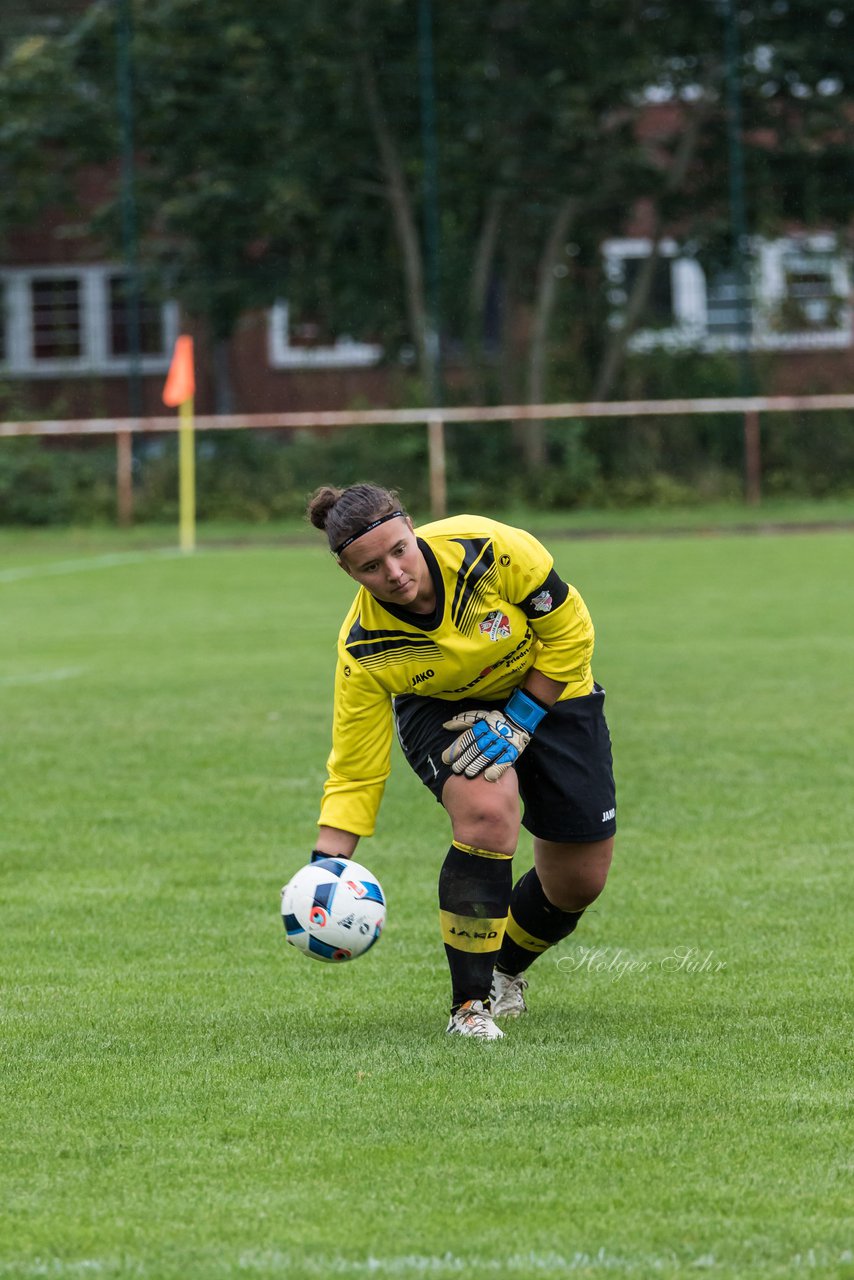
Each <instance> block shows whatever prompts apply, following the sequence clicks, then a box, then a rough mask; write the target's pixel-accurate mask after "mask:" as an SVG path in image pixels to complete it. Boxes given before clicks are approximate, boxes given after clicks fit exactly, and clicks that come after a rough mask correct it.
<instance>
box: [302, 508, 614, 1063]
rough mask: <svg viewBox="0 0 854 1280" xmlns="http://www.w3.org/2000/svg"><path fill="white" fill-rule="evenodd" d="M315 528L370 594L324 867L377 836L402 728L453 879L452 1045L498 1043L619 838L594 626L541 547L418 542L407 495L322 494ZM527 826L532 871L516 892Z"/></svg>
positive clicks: (343, 688) (484, 523) (324, 835)
mask: <svg viewBox="0 0 854 1280" xmlns="http://www.w3.org/2000/svg"><path fill="white" fill-rule="evenodd" d="M307 514H308V517H309V519H310V520H311V522H312V524H313V525H315V526H316V527H317V528H318V529H323V530H324V531H325V533H326V536H327V538H328V540H329V546H330V548H331V550H332V553H333V555H334V556H335V558H336V560H337V561H338V564H339V565H340V567H341V568H342V569H343V570H344V571H345V573H348V574H349V575H350V577H351V578H353V579H354V580H355V582H357V583H358V584H359V590H358V592H357V593H356V598H355V600H354V601H353V604H352V607H351V608H350V611H349V613H348V614H347V617H346V618H345V619H344V624H343V626H342V627H341V632H340V634H339V637H338V666H337V671H336V676H335V708H334V717H333V735H332V752H331V754H330V756H329V760H328V766H327V767H328V775H329V776H328V780H327V782H326V786H325V788H324V791H323V800H322V803H321V810H320V818H319V821H318V826H319V834H318V837H317V845H316V849H315V855H314V856H316V857H324V856H336V857H344V858H348V857H350V856H351V855H352V854H353V852H354V850H355V848H356V845H357V843H358V840H359V837H360V836H369V835H371V834H372V833H373V830H374V824H375V821H376V815H377V810H378V809H379V805H380V800H381V798H382V793H383V788H384V786H385V781H386V778H387V777H388V775H389V768H390V755H391V740H392V727H393V724H394V727H395V728H396V729H397V734H398V738H399V740H400V743H401V746H402V748H403V751H404V754H405V756H406V758H407V760H408V761H409V764H410V765H411V767H412V768H413V769H414V771H415V772H416V773H417V774H418V776H419V778H420V779H421V781H422V782H423V783H424V785H425V786H427V787H429V788H430V790H431V791H432V792H433V794H434V795H435V797H436V799H437V800H438V801H440V802H441V804H442V805H443V806H444V808H445V809H446V810H447V813H448V817H449V818H450V821H451V834H452V837H453V838H452V841H451V846H450V849H449V850H448V853H447V856H446V857H445V861H444V863H443V865H442V869H441V872H440V875H439V917H440V921H441V928H442V937H443V939H444V943H445V952H446V954H447V957H448V964H449V966H450V970H451V988H452V997H451V1018H450V1021H449V1023H448V1028H447V1029H448V1031H449V1032H450V1033H451V1034H456V1035H463V1036H473V1037H476V1038H479V1039H483V1040H496V1039H500V1038H501V1036H502V1035H503V1033H502V1031H501V1030H500V1028H499V1027H498V1026H497V1025H496V1023H495V1021H494V1019H495V1018H496V1017H501V1016H502V1015H515V1014H520V1013H524V1012H525V1009H526V1006H525V999H524V991H525V989H526V987H527V985H528V984H527V981H526V979H525V977H524V975H525V974H526V972H527V970H528V968H529V967H530V965H531V964H532V963H533V962H534V960H536V959H537V957H538V956H540V955H542V954H543V952H545V951H547V950H548V949H549V948H550V947H553V946H554V945H555V943H557V942H560V940H561V939H562V938H566V937H567V936H568V935H569V934H570V933H572V931H573V929H574V928H575V926H576V924H577V923H578V920H579V917H580V916H581V914H582V912H583V911H584V909H585V907H587V906H589V904H590V903H591V902H593V901H594V899H595V898H596V897H598V895H599V894H600V893H601V891H602V888H603V886H604V884H605V879H606V877H607V874H608V868H609V866H610V863H611V853H612V850H613V844H614V832H615V829H616V823H615V812H616V803H615V796H614V777H613V770H612V764H611V740H610V735H609V733H608V726H607V724H606V722H605V715H604V702H605V694H604V691H603V690H602V689H601V688H600V687H599V686H598V685H597V684H595V683H594V681H593V676H592V674H591V670H590V658H591V654H592V652H593V625H592V623H591V621H590V615H589V614H588V612H587V609H586V607H585V605H584V602H583V600H582V599H581V597H580V596H579V594H578V592H577V591H576V590H575V589H574V588H573V587H571V586H569V584H568V583H566V582H564V580H563V579H562V578H561V577H560V575H559V574H558V573H557V572H556V571H555V569H554V566H553V560H552V557H551V556H550V555H549V553H548V551H546V549H545V547H543V546H542V545H541V544H540V543H539V542H538V541H537V540H536V539H535V538H533V537H532V536H531V535H530V534H529V533H526V532H524V531H523V530H521V529H514V528H510V527H509V526H508V525H504V524H499V523H497V522H496V521H495V520H489V519H486V518H485V517H483V516H455V517H453V518H452V519H448V520H437V521H435V522H434V523H432V524H427V525H424V526H422V527H421V528H419V529H418V532H417V533H416V532H415V530H414V529H413V526H412V521H411V519H410V518H409V516H408V515H407V514H406V511H405V510H404V509H403V507H402V506H401V504H400V501H399V499H398V496H397V494H396V493H394V492H393V491H389V490H386V489H381V488H379V487H377V486H376V485H371V484H356V485H351V486H350V487H349V488H347V489H343V490H342V489H333V488H330V487H328V486H327V487H323V488H321V489H318V490H317V491H316V492H315V493H314V495H313V496H312V498H311V500H310V502H309V505H308V513H307ZM520 796H521V800H522V805H523V806H524V816H523V817H522V818H521V821H522V823H523V824H524V826H525V827H527V829H528V830H529V831H530V832H531V834H532V835H533V838H534V866H533V867H532V868H531V870H530V871H527V872H526V873H525V874H524V875H523V876H522V877H521V878H520V879H518V880H517V881H516V883H515V885H514V884H513V877H512V871H511V866H512V858H513V854H514V852H515V850H516V842H517V839H518V836H519V825H520V804H519V799H520Z"/></svg>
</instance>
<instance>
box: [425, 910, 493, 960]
mask: <svg viewBox="0 0 854 1280" xmlns="http://www.w3.org/2000/svg"><path fill="white" fill-rule="evenodd" d="M439 923H440V924H441V926H442V938H443V939H444V941H445V942H446V943H447V944H448V946H449V947H453V948H454V950H455V951H475V952H483V951H497V950H498V949H499V947H500V946H501V943H502V940H503V938H504V926H505V924H506V921H505V920H504V919H503V918H501V919H498V920H491V919H488V918H487V919H484V918H483V917H482V916H458V915H455V914H454V912H453V911H440V912H439Z"/></svg>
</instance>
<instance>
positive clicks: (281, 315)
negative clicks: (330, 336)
mask: <svg viewBox="0 0 854 1280" xmlns="http://www.w3.org/2000/svg"><path fill="white" fill-rule="evenodd" d="M267 346H268V354H269V359H270V365H271V367H272V368H273V369H355V368H364V367H365V366H367V365H373V364H377V363H378V362H379V361H380V360H381V359H382V355H383V349H382V347H381V346H379V345H378V344H376V343H373V342H354V341H353V339H352V338H350V337H340V338H336V339H335V341H334V342H331V343H330V342H326V343H325V344H323V345H322V344H321V342H320V341H319V334H318V333H317V332H316V330H315V327H314V326H310V325H301V326H300V328H299V331H298V332H297V333H296V334H291V332H290V329H289V318H288V304H287V303H286V302H277V303H276V304H275V305H274V307H273V308H272V310H271V311H270V320H269V328H268V342H267Z"/></svg>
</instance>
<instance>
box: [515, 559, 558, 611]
mask: <svg viewBox="0 0 854 1280" xmlns="http://www.w3.org/2000/svg"><path fill="white" fill-rule="evenodd" d="M568 595H569V586H568V584H567V583H565V582H564V580H563V578H561V577H560V575H559V574H558V573H556V572H555V570H554V569H552V571H551V573H550V574H549V576H548V577H547V578H546V580H545V582H541V583H540V585H539V586H538V587H535V588H534V590H533V591H532V592H531V593H530V594H529V595H527V596H525V598H524V600H520V601H519V608H520V609H521V610H522V612H523V613H524V615H525V617H526V618H532V619H533V618H544V617H545V616H546V615H547V614H549V613H552V612H553V611H554V610H555V609H557V608H559V607H560V605H562V604H563V602H564V600H565V599H566V597H567V596H568Z"/></svg>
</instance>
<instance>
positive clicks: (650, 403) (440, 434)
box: [0, 394, 854, 524]
mask: <svg viewBox="0 0 854 1280" xmlns="http://www.w3.org/2000/svg"><path fill="white" fill-rule="evenodd" d="M840 409H843V410H844V409H851V410H854V394H850V395H849V394H845V395H815V396H809V395H807V396H735V397H727V398H715V397H707V398H705V399H697V400H607V401H598V402H597V401H580V402H577V403H566V404H534V405H532V404H524V405H519V404H513V405H507V404H504V405H488V406H471V405H461V406H457V407H456V408H442V409H438V408H433V409H360V410H353V411H349V410H342V411H338V410H335V411H330V410H317V411H311V412H301V413H250V414H215V415H201V416H199V417H197V418H196V420H195V427H196V430H197V431H235V430H253V429H256V430H257V429H264V430H271V429H289V430H306V429H308V430H311V429H313V428H330V427H342V428H343V427H362V426H369V425H371V426H386V425H387V426H403V425H409V426H417V425H419V424H420V425H424V426H426V427H427V433H428V443H429V459H430V501H431V508H432V511H433V515H434V516H441V515H444V514H445V511H446V493H447V469H446V461H445V439H444V430H445V425H446V424H448V423H454V424H457V423H459V424H464V423H470V424H475V425H476V424H477V423H483V422H545V421H549V420H551V421H555V420H557V421H561V420H562V421H578V420H579V419H584V418H639V417H662V416H671V417H672V416H677V415H678V416H697V415H702V414H721V413H731V414H734V415H737V416H739V417H741V418H743V420H744V475H745V498H746V500H747V501H748V502H749V503H752V504H756V503H758V502H759V501H760V499H761V445H760V430H759V416H760V414H773V413H803V412H819V411H823V412H827V411H829V410H840ZM179 425H180V424H179V420H178V417H177V415H169V416H157V417H149V418H78V419H69V420H62V419H59V420H54V419H45V420H40V421H34V422H0V438H2V437H11V436H94V435H114V436H115V437H116V493H117V511H118V519H119V522H120V523H122V524H127V523H129V522H130V521H131V519H132V517H133V487H132V482H131V460H132V450H131V437H132V436H133V435H150V434H154V433H160V432H167V431H177V430H178V428H179Z"/></svg>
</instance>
